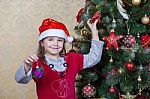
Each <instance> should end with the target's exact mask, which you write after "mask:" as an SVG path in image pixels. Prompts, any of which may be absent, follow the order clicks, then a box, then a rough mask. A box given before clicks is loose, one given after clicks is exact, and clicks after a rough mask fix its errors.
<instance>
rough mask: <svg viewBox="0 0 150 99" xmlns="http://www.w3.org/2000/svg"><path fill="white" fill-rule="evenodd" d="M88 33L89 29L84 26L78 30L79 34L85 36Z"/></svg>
mask: <svg viewBox="0 0 150 99" xmlns="http://www.w3.org/2000/svg"><path fill="white" fill-rule="evenodd" d="M89 33H90V32H89V30H88V29H87V28H85V27H84V28H83V29H81V30H80V34H81V35H82V36H86V37H87V36H89Z"/></svg>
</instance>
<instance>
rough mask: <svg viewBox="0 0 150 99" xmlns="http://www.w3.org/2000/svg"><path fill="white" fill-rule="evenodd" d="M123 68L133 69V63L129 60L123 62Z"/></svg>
mask: <svg viewBox="0 0 150 99" xmlns="http://www.w3.org/2000/svg"><path fill="white" fill-rule="evenodd" d="M125 68H126V69H127V71H133V70H134V69H135V64H134V63H133V62H131V61H129V62H127V63H126V64H125Z"/></svg>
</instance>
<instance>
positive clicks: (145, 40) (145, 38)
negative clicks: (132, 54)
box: [141, 34, 150, 48]
mask: <svg viewBox="0 0 150 99" xmlns="http://www.w3.org/2000/svg"><path fill="white" fill-rule="evenodd" d="M141 42H142V47H143V48H148V46H149V45H150V35H148V34H146V35H142V37H141Z"/></svg>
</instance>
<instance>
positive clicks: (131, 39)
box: [122, 35, 136, 48]
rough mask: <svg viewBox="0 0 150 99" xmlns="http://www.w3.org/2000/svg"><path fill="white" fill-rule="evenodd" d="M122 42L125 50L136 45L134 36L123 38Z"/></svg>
mask: <svg viewBox="0 0 150 99" xmlns="http://www.w3.org/2000/svg"><path fill="white" fill-rule="evenodd" d="M122 42H123V46H124V47H125V48H131V47H132V46H133V45H135V44H136V39H135V37H134V36H132V35H126V36H124V37H123V40H122Z"/></svg>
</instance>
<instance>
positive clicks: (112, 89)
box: [109, 86, 115, 94]
mask: <svg viewBox="0 0 150 99" xmlns="http://www.w3.org/2000/svg"><path fill="white" fill-rule="evenodd" d="M109 92H110V93H112V94H114V93H115V88H114V86H111V88H110V89H109Z"/></svg>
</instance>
